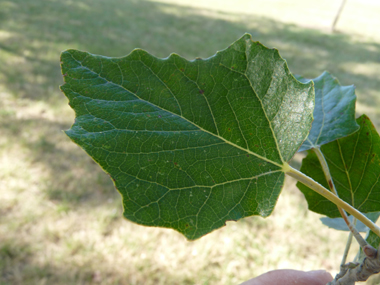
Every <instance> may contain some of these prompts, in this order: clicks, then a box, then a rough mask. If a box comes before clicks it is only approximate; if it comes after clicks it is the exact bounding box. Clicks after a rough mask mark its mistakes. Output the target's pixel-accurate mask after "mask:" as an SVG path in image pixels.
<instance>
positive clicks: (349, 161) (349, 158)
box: [297, 115, 380, 218]
mask: <svg viewBox="0 0 380 285" xmlns="http://www.w3.org/2000/svg"><path fill="white" fill-rule="evenodd" d="M356 121H357V123H358V124H359V125H360V130H359V131H358V132H356V133H354V134H352V135H350V136H348V137H345V138H342V139H339V140H336V141H333V142H330V143H328V144H325V145H323V146H322V147H321V150H322V152H323V154H324V155H325V157H326V161H327V164H328V166H329V168H330V172H331V176H332V178H333V180H334V184H335V187H336V190H337V191H338V194H339V197H340V198H342V199H343V200H344V201H346V202H347V203H349V204H351V205H352V206H354V207H355V208H356V209H357V210H359V211H361V212H362V213H370V212H378V211H380V137H379V134H378V133H377V132H376V129H375V127H374V126H373V124H372V123H371V121H370V120H369V118H368V117H367V116H365V115H363V116H361V117H360V118H358V119H357V120H356ZM301 172H303V173H305V174H306V175H308V176H310V177H311V178H313V179H314V180H315V181H317V182H319V183H320V184H322V185H323V186H325V187H326V188H327V189H329V187H328V184H327V182H326V179H325V176H324V174H323V171H322V168H321V165H320V163H319V161H318V158H317V156H316V155H315V153H314V152H313V151H309V154H308V155H307V157H306V158H304V159H303V161H302V166H301ZM297 187H298V188H299V189H300V190H301V191H302V192H303V193H304V195H305V197H306V200H307V202H308V204H309V209H310V210H312V211H314V212H317V213H320V214H323V215H326V216H328V217H331V218H335V217H339V216H340V214H339V211H338V209H337V207H336V205H335V204H333V203H331V202H330V201H328V200H327V199H325V198H324V197H322V196H321V195H319V194H317V193H316V192H314V191H313V190H311V189H309V188H308V187H306V186H304V185H303V184H301V183H297Z"/></svg>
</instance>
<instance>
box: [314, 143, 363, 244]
mask: <svg viewBox="0 0 380 285" xmlns="http://www.w3.org/2000/svg"><path fill="white" fill-rule="evenodd" d="M312 150H313V151H314V152H315V154H316V155H317V157H318V159H319V162H320V163H321V166H322V170H323V173H324V174H325V178H326V180H327V182H328V184H329V187H330V190H331V192H333V193H334V194H335V196H337V197H339V195H338V192H337V191H336V188H335V185H334V181H333V179H332V177H331V174H330V169H329V166H328V165H327V162H326V159H325V156H324V155H323V153H322V151H321V149H320V148H319V147H316V148H313V149H312ZM338 210H339V213H340V214H341V216H342V217H343V220H344V221H345V222H346V224H347V226H348V228H349V229H350V231H351V233H352V234H353V235H354V237H355V239H356V240H357V242H358V243H359V245H360V247H361V248H364V247H365V246H366V245H368V243H367V242H366V241H365V239H364V238H363V237H362V236H361V235H360V233H359V232H358V230H357V229H356V228H355V226H354V225H353V224H352V223H351V222H350V220H349V219H348V216H347V213H346V211H345V210H343V209H342V208H341V207H339V206H338Z"/></svg>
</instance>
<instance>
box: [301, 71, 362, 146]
mask: <svg viewBox="0 0 380 285" xmlns="http://www.w3.org/2000/svg"><path fill="white" fill-rule="evenodd" d="M297 79H298V80H300V81H301V82H304V83H307V82H310V81H313V82H314V88H315V108H314V122H313V124H312V127H311V130H310V133H309V136H308V137H307V139H306V140H305V142H304V143H303V144H302V146H301V147H300V149H299V151H304V150H308V149H311V148H315V147H320V146H322V145H324V144H326V143H329V142H331V141H334V140H337V139H340V138H342V137H345V136H348V135H350V134H353V133H355V132H356V131H358V130H359V125H358V124H357V123H356V120H355V102H356V95H355V87H354V86H353V85H351V86H341V85H340V84H339V81H338V80H337V79H336V78H335V77H333V76H332V75H331V74H330V73H328V72H327V71H325V72H323V73H322V74H321V75H320V76H318V77H317V78H314V79H305V78H303V77H300V76H297Z"/></svg>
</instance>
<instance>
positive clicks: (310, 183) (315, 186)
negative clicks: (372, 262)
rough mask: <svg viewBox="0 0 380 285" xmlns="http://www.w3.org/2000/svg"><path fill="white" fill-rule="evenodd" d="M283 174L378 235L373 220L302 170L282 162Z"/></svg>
mask: <svg viewBox="0 0 380 285" xmlns="http://www.w3.org/2000/svg"><path fill="white" fill-rule="evenodd" d="M282 168H283V169H282V170H283V171H284V173H285V174H287V175H289V176H291V177H293V178H295V179H297V180H298V181H300V182H301V183H302V184H304V185H306V186H307V187H309V188H310V189H312V190H314V191H315V192H317V193H318V194H320V195H322V196H323V197H325V198H326V199H328V200H329V201H331V202H333V203H334V204H335V205H337V206H338V207H340V208H343V209H344V210H346V212H348V213H349V214H351V215H352V216H354V217H355V218H357V219H358V220H359V221H361V222H362V223H363V224H365V225H366V226H367V227H368V228H369V229H370V230H371V231H373V232H374V234H376V235H377V236H379V237H380V227H379V226H378V225H376V224H375V223H374V222H372V221H371V220H370V219H368V218H367V217H366V216H365V215H363V214H362V213H361V212H360V211H358V210H356V209H355V208H354V207H352V206H351V205H350V204H348V203H346V202H345V201H343V200H342V199H340V198H339V197H337V196H335V195H334V194H333V193H331V192H330V191H329V190H327V189H326V188H325V187H323V186H322V185H321V184H319V183H318V182H316V181H314V180H313V179H312V178H310V177H309V176H307V175H305V174H303V173H302V172H300V171H298V170H297V169H294V168H293V167H291V166H290V165H289V164H288V163H286V162H285V163H284V164H283V167H282Z"/></svg>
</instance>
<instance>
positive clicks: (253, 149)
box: [61, 35, 313, 239]
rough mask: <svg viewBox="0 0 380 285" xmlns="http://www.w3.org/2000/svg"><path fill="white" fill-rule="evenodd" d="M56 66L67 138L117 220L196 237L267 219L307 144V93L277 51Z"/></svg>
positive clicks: (67, 58)
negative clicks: (95, 170) (92, 171)
mask: <svg viewBox="0 0 380 285" xmlns="http://www.w3.org/2000/svg"><path fill="white" fill-rule="evenodd" d="M247 50H248V51H247ZM248 57H250V58H251V59H252V58H253V59H252V61H255V60H256V61H259V62H258V63H257V66H256V65H253V63H252V61H251V63H248V59H247V58H248ZM62 62H63V65H62V72H63V73H64V74H66V76H65V77H64V78H65V84H64V85H63V86H62V87H61V89H62V90H63V91H64V93H65V95H66V96H67V97H68V98H69V102H70V106H71V107H72V108H73V109H74V110H75V112H76V121H75V123H74V125H73V126H72V128H71V129H70V130H68V131H67V132H66V133H67V135H68V136H69V137H70V138H71V139H72V140H73V141H74V142H75V143H77V144H78V145H80V146H81V147H82V148H83V149H84V150H85V151H86V152H87V153H88V154H89V155H90V156H91V157H93V158H94V160H95V161H96V162H97V163H99V165H100V166H101V167H102V168H103V169H104V170H105V171H106V172H107V173H109V174H110V176H111V178H112V179H113V180H114V183H115V186H116V188H117V189H118V190H119V191H120V193H121V194H122V196H123V205H124V216H125V217H126V218H128V219H129V220H131V221H134V222H137V223H140V224H144V225H148V226H161V227H169V228H173V229H175V230H177V231H179V232H181V233H183V234H184V235H185V236H186V237H187V238H189V239H196V238H199V237H200V236H202V235H204V234H206V233H208V232H210V231H212V230H214V229H216V228H219V227H221V226H223V225H224V224H225V222H226V221H227V220H237V219H240V218H242V217H245V216H250V215H261V216H267V215H269V214H270V213H271V211H272V210H273V207H274V205H275V203H276V200H277V197H278V195H279V193H280V191H281V188H282V185H283V181H284V173H283V172H282V163H283V161H284V159H290V158H291V157H292V156H293V155H294V153H295V152H296V150H297V149H298V147H299V145H300V144H301V143H302V141H303V140H304V138H305V137H306V136H307V133H308V129H309V128H310V125H311V121H312V110H313V89H312V84H311V83H310V84H302V83H299V82H298V81H296V80H295V79H294V77H293V76H292V75H291V74H290V72H289V70H288V68H287V66H286V63H285V61H284V60H283V59H282V58H281V57H280V56H279V54H278V52H277V51H276V50H269V49H267V48H265V47H263V46H262V45H261V44H259V43H253V42H252V40H251V38H250V36H249V35H245V36H243V37H242V38H241V39H240V40H238V41H237V42H235V43H234V44H232V45H231V46H230V47H229V48H228V49H226V50H224V51H222V52H218V53H217V54H216V55H215V56H213V57H211V58H209V59H205V60H194V61H190V62H189V61H186V60H185V59H183V58H181V57H179V56H178V55H175V54H172V55H171V56H170V57H168V58H166V59H157V58H155V57H153V56H151V55H149V54H148V53H147V52H145V51H142V50H134V51H133V52H132V53H131V54H130V55H128V56H126V57H124V58H116V59H115V58H106V57H101V56H94V55H91V54H88V53H84V52H79V51H74V50H71V51H67V52H64V53H63V54H62ZM250 64H251V65H250ZM265 66H266V69H263V67H265ZM248 67H249V69H248V70H249V72H247V68H248ZM258 67H259V68H258ZM276 72H277V73H278V74H279V73H281V72H282V73H284V74H285V77H284V78H285V79H284V78H283V77H281V78H280V77H279V76H278V75H273V74H275V73H276ZM276 77H277V78H276ZM256 90H257V91H256ZM265 90H267V92H264V91H265ZM268 90H269V91H268ZM276 90H277V91H276ZM256 92H257V93H256ZM276 94H277V95H278V96H277V97H278V98H277V97H276V96H275V95H276ZM279 98H280V99H279ZM292 99H293V101H294V103H293V104H292V105H290V106H289V105H286V104H285V105H282V104H283V101H286V100H287V101H291V100H292ZM298 99H300V100H298ZM276 100H277V101H276ZM274 101H275V104H270V102H272V103H273V102H274ZM297 104H298V105H297ZM295 105H297V107H298V108H301V107H304V108H305V110H303V109H302V110H303V111H302V112H300V111H298V113H297V110H296V111H294V109H295V108H294V106H295ZM300 106H301V107H300ZM293 113H294V114H295V117H294V118H293V119H291V120H288V118H287V121H286V122H284V123H282V124H281V121H283V120H284V117H286V116H289V114H290V115H292V114H293ZM268 116H269V117H268ZM293 130H294V131H293ZM287 132H290V133H291V134H288V133H287ZM288 138H290V139H289V140H288ZM282 140H284V143H282Z"/></svg>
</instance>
